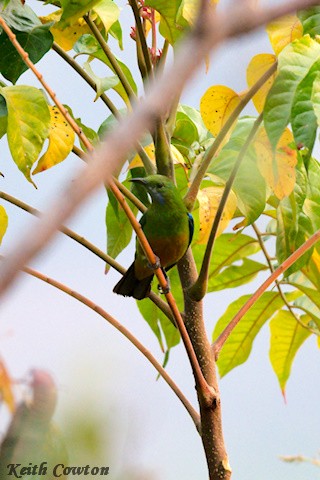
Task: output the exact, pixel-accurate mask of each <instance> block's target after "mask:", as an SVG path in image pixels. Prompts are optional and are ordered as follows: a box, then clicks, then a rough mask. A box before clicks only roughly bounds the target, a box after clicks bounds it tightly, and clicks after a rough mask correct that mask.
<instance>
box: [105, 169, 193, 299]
mask: <svg viewBox="0 0 320 480" xmlns="http://www.w3.org/2000/svg"><path fill="white" fill-rule="evenodd" d="M131 181H133V182H137V183H139V184H140V185H142V186H143V187H144V188H145V189H146V191H147V193H149V195H150V196H151V199H152V203H151V205H150V206H149V208H148V210H147V211H146V212H145V213H144V214H143V216H142V217H141V220H140V225H141V227H142V230H143V232H144V234H145V236H146V237H147V240H148V242H149V243H150V246H151V248H152V250H153V252H154V254H155V255H156V256H157V257H158V258H159V260H160V263H161V267H162V268H163V269H164V270H165V271H167V270H169V269H170V268H171V267H173V266H174V265H175V264H176V263H177V262H178V261H179V260H180V259H181V258H182V257H183V255H184V254H185V253H186V251H187V249H188V247H189V245H190V243H191V240H192V235H193V218H192V216H191V215H190V214H189V213H188V211H187V209H186V207H185V205H184V203H183V200H182V198H181V196H180V194H179V191H178V189H177V188H176V187H175V186H174V185H173V183H172V182H171V180H169V178H167V177H165V176H163V175H150V176H148V177H145V178H133V179H132V180H131ZM152 268H153V267H152V266H150V263H149V261H148V259H147V257H146V255H145V253H144V251H143V249H142V247H141V245H140V243H139V241H138V240H137V242H136V253H135V259H134V262H133V263H132V265H131V266H130V267H129V268H128V270H127V271H126V273H125V274H124V275H123V277H122V278H121V280H120V281H119V282H118V283H117V284H116V286H115V287H114V289H113V291H114V292H115V293H118V294H119V295H123V296H125V297H134V298H136V299H137V300H141V299H142V298H145V297H146V296H148V294H149V292H150V289H151V281H152V279H153V275H154V274H153V271H152Z"/></svg>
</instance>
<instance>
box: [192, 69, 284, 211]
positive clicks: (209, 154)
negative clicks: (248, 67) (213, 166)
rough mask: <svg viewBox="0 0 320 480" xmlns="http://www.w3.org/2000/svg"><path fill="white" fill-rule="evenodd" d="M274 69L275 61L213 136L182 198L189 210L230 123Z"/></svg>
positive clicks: (232, 122)
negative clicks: (210, 144) (215, 135)
mask: <svg viewBox="0 0 320 480" xmlns="http://www.w3.org/2000/svg"><path fill="white" fill-rule="evenodd" d="M276 70H277V62H275V63H274V64H273V65H272V66H271V67H270V68H269V69H268V70H267V71H266V72H265V73H264V74H263V75H262V76H261V77H260V78H259V80H258V81H257V82H256V83H255V84H254V85H253V86H252V87H251V88H250V89H249V90H248V92H247V93H246V95H245V96H244V97H243V98H242V99H241V100H240V102H239V104H238V105H237V106H236V108H235V109H234V110H233V112H232V113H231V115H230V117H229V118H228V120H227V121H226V123H225V124H224V125H223V127H222V129H221V130H220V132H219V133H218V135H217V137H216V138H215V140H214V142H213V144H212V146H211V147H210V148H209V149H208V150H207V151H206V153H205V154H204V156H203V159H202V162H201V165H200V167H199V170H198V171H197V173H196V175H195V177H194V179H193V181H192V184H191V185H190V188H189V190H188V192H187V194H186V196H185V198H184V201H185V204H186V206H187V208H188V210H189V211H192V210H193V207H194V204H195V201H196V198H197V194H198V191H199V188H200V184H201V182H202V180H203V178H204V176H205V174H206V172H207V169H208V167H209V165H210V162H211V160H212V158H213V157H214V155H215V154H216V153H217V152H218V150H219V148H220V146H221V144H222V142H223V141H224V139H225V138H226V135H227V134H228V132H229V130H230V129H231V127H232V125H233V124H234V122H235V121H236V120H237V118H238V116H239V115H240V113H241V112H242V110H243V109H244V107H245V106H246V105H247V103H249V101H250V100H251V99H252V97H253V96H254V95H255V94H256V93H257V91H258V90H259V89H260V88H261V87H262V85H264V83H265V82H266V81H267V80H268V79H269V78H270V77H271V75H273V74H274V73H275V71H276Z"/></svg>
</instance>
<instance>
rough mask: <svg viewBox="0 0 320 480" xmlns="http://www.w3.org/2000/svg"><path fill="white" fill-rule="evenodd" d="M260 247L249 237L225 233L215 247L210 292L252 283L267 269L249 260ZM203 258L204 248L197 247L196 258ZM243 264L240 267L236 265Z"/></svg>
mask: <svg viewBox="0 0 320 480" xmlns="http://www.w3.org/2000/svg"><path fill="white" fill-rule="evenodd" d="M200 250H201V252H202V253H201V252H200ZM259 250H260V245H259V243H258V242H257V240H256V239H254V238H252V237H249V236H248V235H242V234H232V233H224V234H222V235H220V236H219V237H218V238H217V239H216V241H215V245H214V250H213V254H212V259H211V262H210V270H209V284H208V291H209V292H213V291H217V290H222V289H224V288H234V287H237V286H239V285H243V284H245V283H248V282H250V281H251V280H252V279H253V278H254V277H255V276H256V274H257V273H258V272H259V271H261V270H265V269H266V268H267V267H266V266H265V265H263V264H262V263H258V262H255V261H253V260H251V259H248V258H247V257H249V256H250V255H253V254H255V253H257V252H258V251H259ZM198 251H199V258H201V257H202V256H203V248H201V247H199V246H198V245H195V246H194V247H193V252H194V255H195V256H196V257H198ZM235 262H237V263H239V262H241V264H240V265H234V263H235Z"/></svg>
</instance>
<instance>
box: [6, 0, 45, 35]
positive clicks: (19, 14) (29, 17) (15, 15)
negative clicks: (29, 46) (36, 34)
mask: <svg viewBox="0 0 320 480" xmlns="http://www.w3.org/2000/svg"><path fill="white" fill-rule="evenodd" d="M1 3H2V2H1ZM7 3H8V5H7V7H5V8H2V7H1V4H0V16H1V17H2V18H3V19H4V21H5V22H6V24H7V25H8V26H9V27H10V28H11V29H14V30H16V31H18V32H31V31H32V30H33V29H34V27H35V26H39V25H41V21H40V20H39V18H38V17H37V15H36V14H35V13H34V11H33V10H32V9H31V8H30V7H28V5H23V4H22V2H21V0H10V1H9V2H7ZM1 32H2V28H1V27H0V33H1Z"/></svg>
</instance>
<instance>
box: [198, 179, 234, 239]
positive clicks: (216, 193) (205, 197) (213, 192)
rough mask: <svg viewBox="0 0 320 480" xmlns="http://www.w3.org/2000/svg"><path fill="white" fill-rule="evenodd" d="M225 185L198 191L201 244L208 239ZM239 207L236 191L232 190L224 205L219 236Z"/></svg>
mask: <svg viewBox="0 0 320 480" xmlns="http://www.w3.org/2000/svg"><path fill="white" fill-rule="evenodd" d="M223 190H224V187H218V186H215V187H207V188H203V189H202V190H199V192H198V197H197V198H198V201H199V222H200V232H199V239H198V243H199V244H205V243H206V242H207V241H208V238H209V235H210V232H211V228H212V224H213V220H214V218H215V215H216V213H217V210H218V206H219V203H220V200H221V197H222V194H223ZM236 208H237V197H236V195H235V194H234V192H233V191H232V190H231V192H230V194H229V197H228V200H227V203H226V205H225V207H224V211H223V214H222V216H221V219H220V223H219V227H218V231H217V236H218V235H220V234H221V233H222V232H223V231H224V230H225V228H226V227H227V226H228V224H229V222H230V220H231V219H232V217H233V214H234V212H235V210H236Z"/></svg>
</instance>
